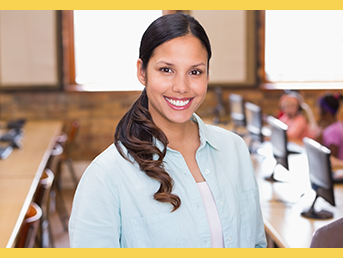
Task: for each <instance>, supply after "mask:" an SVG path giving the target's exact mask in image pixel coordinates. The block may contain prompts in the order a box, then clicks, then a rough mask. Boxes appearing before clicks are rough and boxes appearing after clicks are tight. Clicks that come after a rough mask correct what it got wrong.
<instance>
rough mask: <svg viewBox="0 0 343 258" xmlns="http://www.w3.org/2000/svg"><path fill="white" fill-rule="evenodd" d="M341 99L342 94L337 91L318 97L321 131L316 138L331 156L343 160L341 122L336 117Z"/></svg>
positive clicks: (342, 124) (342, 127)
mask: <svg viewBox="0 0 343 258" xmlns="http://www.w3.org/2000/svg"><path fill="white" fill-rule="evenodd" d="M341 99H343V96H342V95H341V94H339V93H337V94H334V95H332V94H327V95H325V96H323V97H321V98H320V99H319V101H318V103H319V106H320V121H319V125H320V126H321V127H322V131H321V133H320V134H319V135H318V137H317V138H316V140H317V141H318V142H319V143H321V144H322V145H324V146H326V147H327V148H329V149H330V151H331V156H332V157H334V158H337V159H340V160H343V123H342V121H340V120H338V119H337V112H338V110H339V107H340V103H339V101H340V100H341Z"/></svg>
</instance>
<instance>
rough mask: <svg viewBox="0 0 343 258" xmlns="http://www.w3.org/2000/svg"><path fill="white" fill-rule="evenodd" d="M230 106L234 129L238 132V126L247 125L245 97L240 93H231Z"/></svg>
mask: <svg viewBox="0 0 343 258" xmlns="http://www.w3.org/2000/svg"><path fill="white" fill-rule="evenodd" d="M229 106H230V115H231V119H232V122H233V124H234V127H233V131H234V132H236V129H237V128H238V127H245V126H246V118H245V106H244V99H243V97H242V96H241V95H238V94H233V93H232V94H230V95H229Z"/></svg>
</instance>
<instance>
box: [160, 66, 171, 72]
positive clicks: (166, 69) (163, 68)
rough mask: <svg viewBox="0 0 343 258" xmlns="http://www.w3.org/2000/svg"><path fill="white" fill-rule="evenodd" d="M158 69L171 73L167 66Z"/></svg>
mask: <svg viewBox="0 0 343 258" xmlns="http://www.w3.org/2000/svg"><path fill="white" fill-rule="evenodd" d="M160 71H161V72H164V73H171V72H172V70H171V69H170V68H169V67H162V68H160Z"/></svg>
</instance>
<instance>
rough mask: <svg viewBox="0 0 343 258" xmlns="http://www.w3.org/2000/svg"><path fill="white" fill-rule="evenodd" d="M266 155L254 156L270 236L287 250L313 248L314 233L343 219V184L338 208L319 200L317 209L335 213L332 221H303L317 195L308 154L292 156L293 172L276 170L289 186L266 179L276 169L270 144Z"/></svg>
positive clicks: (265, 145) (266, 145) (337, 196)
mask: <svg viewBox="0 0 343 258" xmlns="http://www.w3.org/2000/svg"><path fill="white" fill-rule="evenodd" d="M262 150H263V154H264V156H261V155H257V154H253V155H251V158H252V161H253V164H254V168H255V173H256V179H257V182H258V185H259V189H260V200H261V208H262V213H263V217H264V224H265V229H266V232H267V234H268V235H269V236H270V238H271V239H272V240H273V241H274V242H275V243H276V244H277V245H278V246H279V247H286V248H308V247H310V243H311V239H312V235H313V233H314V232H315V231H316V230H317V229H318V228H320V227H322V226H324V225H326V224H328V223H330V222H332V221H334V220H336V219H338V218H340V217H343V185H339V184H336V185H335V186H334V195H335V202H336V206H335V207H333V206H332V205H330V204H329V203H328V202H326V201H325V200H323V199H322V198H318V200H317V202H316V205H315V208H316V209H318V210H320V209H325V210H328V211H331V212H332V213H333V214H334V218H333V219H330V220H314V219H307V218H303V217H302V216H301V215H300V213H301V212H302V211H304V210H308V209H309V207H310V206H311V205H312V203H313V201H314V198H315V192H314V191H313V190H312V189H311V185H310V181H309V172H308V164H307V158H306V154H305V152H304V153H303V154H300V155H290V156H289V167H290V168H289V171H285V170H283V168H282V167H279V168H277V169H276V170H275V171H276V172H275V176H276V177H278V176H279V177H283V179H284V180H287V182H286V183H285V182H284V183H280V182H276V183H271V182H268V181H266V180H265V179H264V177H265V176H269V175H270V174H271V173H272V171H273V168H274V165H275V161H274V159H273V157H272V147H271V144H270V142H265V143H263V145H262Z"/></svg>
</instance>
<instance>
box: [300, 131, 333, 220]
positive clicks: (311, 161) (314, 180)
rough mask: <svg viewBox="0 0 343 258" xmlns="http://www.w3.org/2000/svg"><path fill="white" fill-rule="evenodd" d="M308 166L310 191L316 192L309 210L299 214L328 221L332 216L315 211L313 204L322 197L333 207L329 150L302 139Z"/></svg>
mask: <svg viewBox="0 0 343 258" xmlns="http://www.w3.org/2000/svg"><path fill="white" fill-rule="evenodd" d="M303 142H304V146H305V150H306V154H307V160H308V165H309V176H310V182H311V186H312V189H313V190H314V191H315V192H316V198H315V200H314V202H313V204H312V206H311V208H310V209H309V210H308V211H306V212H303V213H301V215H302V216H303V217H307V218H314V219H329V218H332V217H333V214H332V213H331V212H328V211H324V210H321V211H316V210H315V209H314V204H315V202H316V200H317V198H318V197H322V198H323V199H324V200H326V201H327V202H328V203H330V204H331V205H333V206H335V198H334V191H333V180H332V171H331V163H330V153H331V152H330V150H329V149H328V148H326V147H325V146H323V145H321V144H320V143H318V142H316V141H314V140H312V139H310V138H307V137H305V138H304V139H303Z"/></svg>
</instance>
